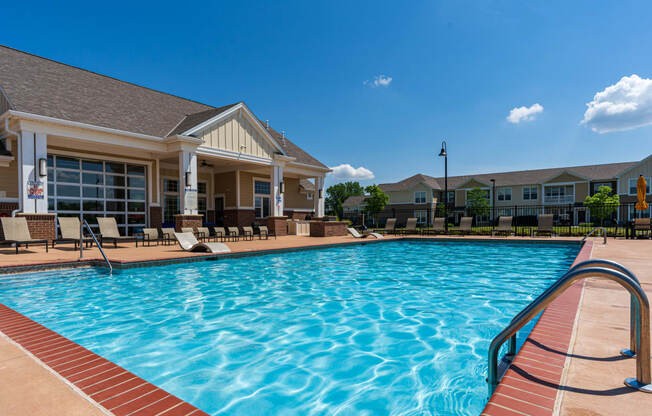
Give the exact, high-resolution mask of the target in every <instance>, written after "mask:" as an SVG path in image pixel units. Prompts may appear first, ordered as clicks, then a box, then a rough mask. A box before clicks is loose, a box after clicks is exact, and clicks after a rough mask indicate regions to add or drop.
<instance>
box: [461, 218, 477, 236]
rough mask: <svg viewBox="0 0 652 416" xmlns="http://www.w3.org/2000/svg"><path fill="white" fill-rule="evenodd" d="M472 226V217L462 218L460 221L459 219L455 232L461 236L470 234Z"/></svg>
mask: <svg viewBox="0 0 652 416" xmlns="http://www.w3.org/2000/svg"><path fill="white" fill-rule="evenodd" d="M472 226H473V217H462V219H460V227H459V228H458V229H457V231H458V232H459V233H460V234H462V235H464V234H465V233H466V234H471V231H473V229H472Z"/></svg>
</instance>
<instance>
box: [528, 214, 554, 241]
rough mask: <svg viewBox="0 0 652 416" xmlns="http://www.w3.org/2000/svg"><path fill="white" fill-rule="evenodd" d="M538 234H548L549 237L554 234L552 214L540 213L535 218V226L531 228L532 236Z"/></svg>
mask: <svg viewBox="0 0 652 416" xmlns="http://www.w3.org/2000/svg"><path fill="white" fill-rule="evenodd" d="M539 234H550V237H552V236H553V235H555V229H554V228H553V215H552V214H541V215H539V217H538V218H537V228H536V229H534V230H532V236H538V235H539Z"/></svg>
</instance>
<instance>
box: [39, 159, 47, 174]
mask: <svg viewBox="0 0 652 416" xmlns="http://www.w3.org/2000/svg"><path fill="white" fill-rule="evenodd" d="M38 176H40V177H43V176H48V161H47V159H45V158H40V159H39V160H38Z"/></svg>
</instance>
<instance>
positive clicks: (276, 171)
mask: <svg viewBox="0 0 652 416" xmlns="http://www.w3.org/2000/svg"><path fill="white" fill-rule="evenodd" d="M271 177H272V195H271V196H272V201H271V202H272V216H274V217H280V216H282V215H283V210H284V205H285V204H284V198H283V194H282V193H281V182H283V166H282V165H272V174H271Z"/></svg>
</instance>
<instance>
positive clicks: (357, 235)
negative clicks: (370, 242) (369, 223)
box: [346, 227, 385, 239]
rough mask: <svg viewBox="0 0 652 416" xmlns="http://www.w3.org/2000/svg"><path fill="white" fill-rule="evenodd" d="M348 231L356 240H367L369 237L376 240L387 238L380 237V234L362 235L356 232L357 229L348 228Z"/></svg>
mask: <svg viewBox="0 0 652 416" xmlns="http://www.w3.org/2000/svg"><path fill="white" fill-rule="evenodd" d="M346 230H347V231H348V232H349V234H351V235H352V236H353V237H355V238H367V237H369V236H372V237H375V238H378V239H380V238H385V237H383V236H382V235H380V234H378V233H365V234H360V233H359V232H358V230H356V229H355V228H351V227H349V228H347V229H346Z"/></svg>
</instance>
